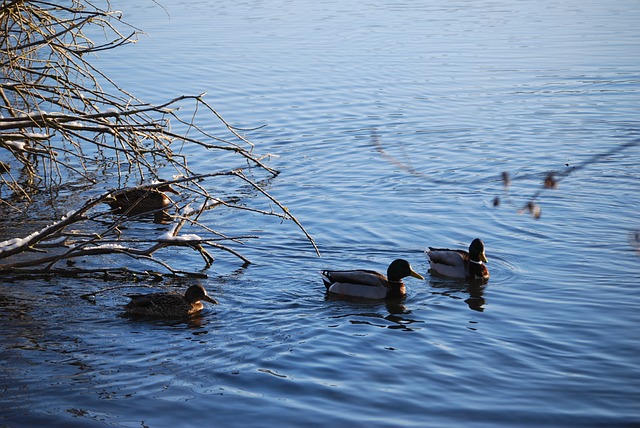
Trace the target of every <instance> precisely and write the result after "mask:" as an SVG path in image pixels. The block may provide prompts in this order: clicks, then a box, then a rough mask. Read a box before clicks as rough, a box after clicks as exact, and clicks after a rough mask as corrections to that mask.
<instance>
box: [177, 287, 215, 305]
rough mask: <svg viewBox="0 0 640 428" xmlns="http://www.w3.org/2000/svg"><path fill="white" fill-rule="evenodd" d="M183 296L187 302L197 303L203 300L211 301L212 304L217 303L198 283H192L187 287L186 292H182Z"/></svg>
mask: <svg viewBox="0 0 640 428" xmlns="http://www.w3.org/2000/svg"><path fill="white" fill-rule="evenodd" d="M184 298H185V299H186V300H187V302H189V303H197V302H199V301H201V300H204V301H205V302H209V303H213V304H214V305H217V304H218V301H217V300H215V299H213V298H211V297H209V295H208V294H207V290H205V289H204V287H203V286H202V285H200V284H197V285H192V286H191V287H189V288H187V291H186V293H184Z"/></svg>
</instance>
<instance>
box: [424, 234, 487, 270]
mask: <svg viewBox="0 0 640 428" xmlns="http://www.w3.org/2000/svg"><path fill="white" fill-rule="evenodd" d="M426 253H427V256H428V257H429V264H430V267H429V273H431V274H434V275H437V276H444V277H448V278H458V279H469V280H482V281H486V280H488V279H489V269H487V266H486V265H485V263H487V256H485V254H484V242H482V240H481V239H480V238H476V239H474V240H473V241H471V244H470V245H469V251H465V250H450V249H446V248H433V247H429V249H428V250H427V251H426Z"/></svg>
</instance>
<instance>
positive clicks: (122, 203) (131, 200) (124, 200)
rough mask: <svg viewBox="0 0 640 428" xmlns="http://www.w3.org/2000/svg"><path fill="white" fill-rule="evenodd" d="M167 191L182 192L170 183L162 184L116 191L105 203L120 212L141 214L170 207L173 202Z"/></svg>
mask: <svg viewBox="0 0 640 428" xmlns="http://www.w3.org/2000/svg"><path fill="white" fill-rule="evenodd" d="M166 192H170V193H174V194H176V195H179V194H180V193H178V191H177V190H175V189H174V188H173V187H171V185H170V184H162V185H161V186H158V187H155V188H153V189H131V190H125V191H116V192H114V194H113V195H112V196H111V197H110V198H108V199H106V200H105V203H107V204H109V206H110V207H111V209H113V210H114V211H116V212H119V213H123V212H127V213H129V214H140V213H145V212H149V211H155V210H161V209H164V208H166V207H168V206H169V205H170V204H171V198H169V197H168V196H167V195H166Z"/></svg>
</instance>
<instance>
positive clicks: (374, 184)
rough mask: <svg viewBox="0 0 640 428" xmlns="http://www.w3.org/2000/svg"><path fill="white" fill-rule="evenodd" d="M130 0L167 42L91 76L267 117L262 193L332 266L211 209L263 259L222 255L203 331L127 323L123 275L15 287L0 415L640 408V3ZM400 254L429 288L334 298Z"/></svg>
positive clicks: (389, 420) (279, 422)
mask: <svg viewBox="0 0 640 428" xmlns="http://www.w3.org/2000/svg"><path fill="white" fill-rule="evenodd" d="M119 3H121V4H115V3H114V4H113V6H114V7H115V8H119V9H121V10H122V11H123V12H124V19H125V20H128V21H129V22H131V23H132V24H133V25H135V26H136V27H139V28H141V29H143V30H144V31H145V32H146V33H147V34H146V35H143V36H142V37H141V38H140V40H139V42H138V43H137V44H136V45H132V46H125V47H122V48H119V49H117V50H114V51H105V52H104V53H103V54H102V55H101V56H100V57H98V58H97V59H96V61H97V62H96V64H97V65H99V66H100V67H101V69H102V70H103V71H104V72H105V74H107V75H109V76H110V77H111V78H113V79H114V80H115V81H117V82H118V83H119V84H120V85H121V86H122V87H125V88H127V89H128V90H129V91H131V92H133V93H135V94H136V95H137V96H138V97H140V98H141V99H143V100H145V101H147V102H151V103H162V102H165V101H167V100H169V99H172V98H174V97H177V96H179V95H182V94H192V95H197V94H200V93H203V92H206V93H207V95H206V97H205V99H206V100H207V101H208V102H209V103H210V104H211V105H212V106H213V107H214V108H216V110H217V111H218V112H219V113H220V114H222V115H223V116H224V117H225V118H226V120H228V121H229V122H230V123H232V124H233V125H235V126H238V127H241V128H255V127H258V126H261V125H267V126H265V127H263V128H260V129H257V130H254V131H246V133H245V134H246V136H247V137H248V138H249V139H250V140H251V141H252V142H253V143H255V145H256V147H255V149H254V150H255V152H256V153H263V154H266V153H271V154H273V155H274V156H272V157H271V158H270V159H269V160H268V165H269V166H271V167H273V168H275V169H277V170H279V171H280V175H278V176H277V177H275V178H273V179H272V180H270V181H269V182H268V183H266V188H267V190H268V192H269V193H270V194H272V195H273V196H274V197H276V198H278V199H279V200H281V201H282V202H283V203H284V204H285V205H286V206H287V208H288V209H289V210H290V211H291V212H292V213H293V214H294V215H295V216H296V218H298V219H299V220H300V221H301V222H302V224H303V225H304V226H305V228H306V230H307V231H308V232H309V233H310V234H311V235H312V236H313V238H314V239H315V241H316V243H317V244H318V247H319V249H320V252H321V255H322V256H321V257H318V256H317V255H316V254H315V252H314V250H313V248H312V246H311V245H310V243H309V242H308V241H307V240H306V239H305V237H304V235H303V234H302V233H301V232H300V231H299V229H298V228H297V227H296V226H295V225H294V224H293V223H292V222H290V221H285V222H279V221H277V219H276V220H274V219H273V218H266V217H265V216H262V215H259V214H253V213H241V214H235V213H228V212H224V211H221V212H219V213H218V212H215V211H214V212H212V214H211V216H210V217H208V220H207V221H209V222H211V227H214V228H216V229H217V230H222V231H224V232H225V233H229V234H234V233H236V234H243V233H251V234H257V235H259V236H260V239H258V240H252V241H250V242H248V243H247V244H245V245H244V246H238V247H234V248H236V249H238V250H239V251H241V252H242V253H243V254H244V255H245V256H247V257H248V258H249V259H250V260H251V261H252V264H251V265H249V266H248V267H242V263H241V262H240V261H239V260H238V259H237V258H235V257H234V256H233V255H230V254H228V253H225V252H219V253H216V254H215V255H216V257H217V260H216V262H215V263H214V265H213V267H212V268H211V269H209V270H208V271H207V273H208V275H209V278H208V279H202V280H199V281H200V282H201V283H202V284H203V285H204V286H205V287H206V288H207V289H208V290H209V292H210V294H212V295H214V296H215V297H216V299H218V300H219V302H220V304H219V305H217V306H207V308H206V309H205V310H204V311H203V312H202V314H201V315H200V316H198V317H196V318H194V319H192V320H190V321H189V322H183V321H176V322H174V321H149V320H131V319H128V318H123V317H120V316H119V314H120V312H121V306H122V304H124V303H125V302H126V300H127V299H126V298H125V297H124V294H125V293H127V292H131V289H124V290H123V289H118V288H117V287H114V286H118V285H127V284H113V283H105V282H100V281H97V280H92V279H83V280H69V279H52V280H50V281H46V282H44V281H43V282H37V281H30V282H26V281H22V282H21V281H15V282H10V283H7V282H5V283H2V284H1V285H0V314H1V316H0V331H1V332H2V333H0V334H1V335H2V341H1V343H2V347H1V348H0V352H1V354H2V358H0V365H1V366H2V370H1V373H2V375H0V426H37V425H40V426H45V425H46V426H61V427H62V426H65V427H67V426H98V425H104V426H118V427H119V426H122V427H133V426H136V427H137V426H148V427H163V426H167V427H169V426H171V427H172V426H196V425H205V426H225V427H227V426H229V427H232V426H242V427H250V426H256V427H261V426H282V427H287V426H291V427H295V426H302V425H304V426H306V427H327V426H345V427H346V426H348V427H359V426H362V427H365V426H366V427H373V426H375V427H399V426H402V427H411V426H415V427H425V426H434V427H442V426H480V427H482V426H487V427H489V426H490V427H495V426H532V427H533V426H535V427H539V426H562V427H567V426H581V427H582V426H634V425H638V424H640V406H639V403H640V368H639V367H640V364H638V363H639V362H640V360H639V358H640V333H639V329H638V325H640V311H639V310H638V307H639V305H640V287H639V283H640V271H639V269H638V266H639V261H640V259H639V257H640V252H639V250H638V247H637V242H636V238H635V236H636V234H637V233H638V230H639V229H640V219H639V217H638V211H639V207H640V186H639V179H640V166H639V165H640V151H639V149H638V145H639V143H638V139H640V134H639V132H638V106H639V105H640V56H639V55H638V53H640V27H639V26H638V25H637V23H638V22H640V3H638V2H636V1H615V2H605V1H595V0H588V1H551V2H533V1H519V2H515V1H491V2H489V1H473V2H471V1H435V2H425V1H417V2H394V1H385V0H372V1H367V2H360V1H358V2H356V1H347V2H344V1H334V0H325V1H316V2H309V1H293V0H280V1H269V2H266V1H257V0H256V1H244V2H226V1H222V2H214V1H211V0H202V1H180V0H163V1H162V2H160V4H158V3H157V2H154V1H143V2H135V4H130V3H131V2H119ZM204 126H205V128H207V129H208V130H210V131H211V132H214V133H215V132H217V131H218V130H222V127H221V125H220V124H219V123H217V122H215V123H214V122H208V123H206V124H204ZM176 127H177V129H180V127H179V125H177V124H176ZM186 150H187V153H192V155H193V157H192V159H191V160H190V166H191V167H192V168H193V169H194V170H196V171H198V172H211V170H215V169H217V168H220V167H221V165H220V161H219V160H218V158H217V157H216V154H215V153H212V152H205V151H203V150H201V149H197V148H189V149H186ZM189 151H191V152H189ZM235 166H236V165H232V166H230V167H235ZM503 171H508V172H509V174H510V176H511V178H512V182H511V185H510V186H509V188H508V189H506V190H505V188H504V186H503V181H502V172H503ZM549 171H555V172H556V173H557V174H559V175H558V176H559V177H561V180H560V182H559V185H558V188H557V189H543V188H542V183H543V180H544V178H545V176H546V175H547V174H548V172H549ZM219 191H221V192H224V188H222V187H221V188H220V189H219ZM539 191H540V192H541V193H540V194H539V196H538V197H537V199H535V202H536V204H537V205H538V206H539V208H540V209H541V216H540V218H539V219H535V218H534V217H533V216H531V215H530V214H529V213H528V212H523V207H525V205H526V204H527V202H528V201H530V200H531V198H532V197H533V196H534V195H536V194H537V192H539ZM250 195H251V194H250V192H248V193H247V195H243V197H245V198H250V197H251V196H250ZM496 197H497V198H499V200H500V205H499V206H497V207H494V200H495V199H496ZM162 232H163V229H162V227H159V229H158V232H157V233H158V234H160V233H162ZM154 233H155V232H154ZM475 237H481V238H482V239H483V240H484V242H485V244H486V246H487V257H488V259H489V263H488V267H489V269H490V271H491V279H490V281H489V282H488V284H487V285H486V286H484V287H479V286H472V285H469V284H465V283H462V282H458V281H453V280H446V279H441V278H435V277H431V276H430V275H428V274H427V270H428V261H427V258H426V257H425V255H424V250H425V249H426V248H427V247H428V246H437V247H455V248H465V247H467V246H468V244H469V242H470V241H471V240H472V239H473V238H475ZM171 257H172V260H173V262H175V263H176V265H177V266H181V267H183V268H187V269H190V270H197V269H200V267H201V265H202V260H201V259H200V258H199V256H197V255H196V256H194V255H193V254H192V253H190V252H184V251H180V250H175V252H174V253H171ZM395 258H406V259H407V260H409V261H410V262H411V263H412V265H413V267H414V269H416V270H417V271H419V272H421V273H422V274H423V275H424V276H425V278H426V279H425V281H418V280H415V279H413V278H409V279H407V281H406V283H407V286H408V296H407V298H406V299H405V300H404V301H403V302H401V303H399V304H398V303H396V304H388V305H387V304H384V303H374V302H354V301H345V300H336V299H331V298H328V297H327V296H325V291H324V287H323V285H322V281H321V279H320V276H319V271H320V270H321V269H323V268H327V267H336V268H351V267H362V268H367V269H376V270H382V271H384V270H385V269H386V267H387V265H388V264H389V262H390V261H392V260H393V259H395ZM108 262H111V261H108ZM193 281H195V280H193V279H182V280H176V281H164V282H163V283H160V284H155V285H154V288H157V289H176V290H182V289H184V288H186V287H187V286H188V285H189V284H190V283H191V282H193ZM147 285H148V284H147ZM106 287H114V289H113V290H110V291H109V290H107V291H105V292H101V293H99V294H97V295H96V297H95V301H94V302H93V303H92V302H89V301H87V300H84V299H81V298H79V297H78V294H81V293H84V292H89V291H98V290H102V289H104V288H106ZM140 291H142V292H147V291H150V290H149V289H146V288H141V290H140Z"/></svg>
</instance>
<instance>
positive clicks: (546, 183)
mask: <svg viewBox="0 0 640 428" xmlns="http://www.w3.org/2000/svg"><path fill="white" fill-rule="evenodd" d="M371 141H372V144H373V146H374V147H375V149H376V150H377V151H378V153H380V155H381V156H382V157H383V158H384V159H386V160H387V161H389V162H391V163H392V164H394V165H395V166H397V167H398V168H400V169H401V170H403V171H405V172H407V173H409V174H412V175H415V176H418V177H422V178H424V179H425V180H428V181H429V182H431V183H433V184H444V185H461V184H464V185H465V186H469V185H473V184H481V183H484V182H486V180H487V178H486V177H483V178H481V179H477V180H469V181H465V182H461V181H460V180H456V181H450V180H439V179H434V178H432V177H430V176H429V175H428V174H424V173H422V172H420V171H417V170H416V169H415V168H414V167H413V166H411V165H409V164H408V163H407V162H403V161H401V160H399V159H397V158H396V157H394V156H392V155H390V154H389V153H387V151H386V150H385V149H384V147H383V145H382V143H381V142H380V138H379V136H378V134H377V132H376V131H375V129H372V130H371ZM638 145H640V138H639V139H634V140H631V141H628V142H626V143H624V144H620V145H617V146H615V147H612V148H611V149H609V150H607V151H605V152H602V153H596V154H594V155H593V156H591V157H589V158H588V159H586V160H584V161H583V162H581V163H579V164H577V165H574V166H571V167H569V165H567V168H566V169H564V170H562V171H547V172H544V173H532V174H520V175H518V176H516V177H513V176H511V175H510V174H509V173H508V172H506V171H505V172H502V173H501V174H500V175H499V176H497V177H495V178H494V179H493V181H501V182H502V184H503V185H504V188H505V190H507V189H508V188H509V186H510V185H511V183H512V182H513V181H521V180H532V179H534V180H537V181H540V182H542V183H541V185H540V187H539V188H538V189H537V190H536V191H535V192H534V193H533V194H532V195H531V196H530V197H528V198H527V203H526V204H525V205H524V207H523V208H522V209H521V210H520V211H521V212H524V211H526V212H529V213H530V214H532V215H533V216H534V217H535V218H539V217H540V214H541V210H540V207H539V206H538V205H537V204H536V201H537V200H538V198H539V197H540V196H541V195H542V193H543V192H544V191H545V190H548V189H557V188H558V185H559V184H560V182H561V181H562V180H564V179H565V178H567V177H568V176H569V175H571V174H573V173H575V172H577V171H580V170H582V169H585V168H587V167H588V166H591V165H593V164H596V163H598V162H600V161H602V160H603V159H606V158H607V157H609V156H612V155H614V154H618V153H621V152H623V151H625V150H627V149H629V148H631V147H634V146H638ZM500 202H501V200H500V197H496V198H495V199H494V201H493V204H494V206H498V205H500Z"/></svg>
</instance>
